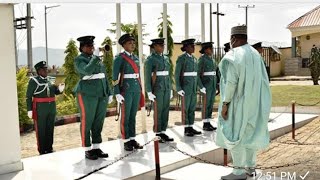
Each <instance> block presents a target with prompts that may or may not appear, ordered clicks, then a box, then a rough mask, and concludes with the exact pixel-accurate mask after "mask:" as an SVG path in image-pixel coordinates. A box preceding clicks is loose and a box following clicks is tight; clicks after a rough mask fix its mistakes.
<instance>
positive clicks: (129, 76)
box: [112, 52, 141, 139]
mask: <svg viewBox="0 0 320 180" xmlns="http://www.w3.org/2000/svg"><path fill="white" fill-rule="evenodd" d="M121 54H124V55H125V56H127V57H130V58H131V59H132V60H133V61H134V63H135V64H136V65H137V66H138V67H139V58H138V57H137V56H135V55H133V54H129V53H128V52H123V53H121ZM121 54H119V55H117V56H116V57H115V59H114V62H113V72H112V80H114V81H117V80H118V77H119V74H122V75H123V76H124V77H123V81H121V83H120V84H119V83H118V84H116V85H115V86H114V94H121V95H122V96H123V97H124V99H125V101H124V103H122V106H121V109H122V111H123V112H122V113H124V114H121V135H122V138H123V139H129V138H134V137H135V136H136V114H137V111H138V108H139V100H140V93H141V86H140V83H139V81H138V77H139V74H138V75H136V74H135V72H134V70H133V69H132V67H131V65H130V64H129V63H128V62H126V61H125V60H124V59H123V58H122V57H121ZM134 75H136V77H133V76H134Z"/></svg>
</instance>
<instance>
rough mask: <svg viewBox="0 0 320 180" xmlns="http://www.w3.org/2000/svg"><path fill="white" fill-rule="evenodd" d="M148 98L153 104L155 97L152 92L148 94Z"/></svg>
mask: <svg viewBox="0 0 320 180" xmlns="http://www.w3.org/2000/svg"><path fill="white" fill-rule="evenodd" d="M147 94H148V98H149V100H150V101H152V102H154V100H155V99H156V96H155V95H154V94H152V92H148V93H147Z"/></svg>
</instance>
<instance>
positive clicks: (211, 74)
mask: <svg viewBox="0 0 320 180" xmlns="http://www.w3.org/2000/svg"><path fill="white" fill-rule="evenodd" d="M203 75H204V76H215V75H216V72H215V71H209V72H204V73H203Z"/></svg>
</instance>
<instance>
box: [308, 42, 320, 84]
mask: <svg viewBox="0 0 320 180" xmlns="http://www.w3.org/2000/svg"><path fill="white" fill-rule="evenodd" d="M309 68H310V72H311V77H312V80H313V84H314V85H319V84H318V78H319V75H320V52H319V50H318V48H317V47H316V46H315V45H313V47H312V49H311V56H310V64H309Z"/></svg>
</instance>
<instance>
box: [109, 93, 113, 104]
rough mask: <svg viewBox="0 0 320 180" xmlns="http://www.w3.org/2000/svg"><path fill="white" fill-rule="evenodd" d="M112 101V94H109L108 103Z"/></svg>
mask: <svg viewBox="0 0 320 180" xmlns="http://www.w3.org/2000/svg"><path fill="white" fill-rule="evenodd" d="M112 101H113V96H112V95H111V96H109V99H108V104H110V103H112Z"/></svg>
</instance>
